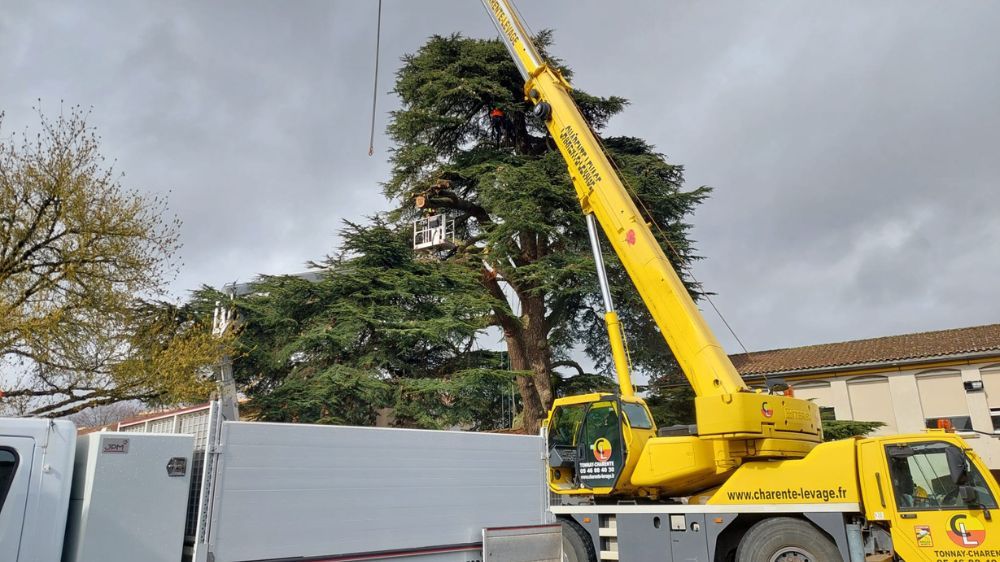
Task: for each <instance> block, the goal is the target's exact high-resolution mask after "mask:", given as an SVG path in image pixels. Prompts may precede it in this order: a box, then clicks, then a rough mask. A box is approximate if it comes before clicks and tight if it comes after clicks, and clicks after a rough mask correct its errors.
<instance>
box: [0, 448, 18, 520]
mask: <svg viewBox="0 0 1000 562" xmlns="http://www.w3.org/2000/svg"><path fill="white" fill-rule="evenodd" d="M16 470H17V453H15V452H14V451H12V450H11V449H7V448H0V511H3V504H4V501H5V500H6V499H7V490H8V489H9V488H10V483H11V482H12V481H13V480H14V472H15V471H16Z"/></svg>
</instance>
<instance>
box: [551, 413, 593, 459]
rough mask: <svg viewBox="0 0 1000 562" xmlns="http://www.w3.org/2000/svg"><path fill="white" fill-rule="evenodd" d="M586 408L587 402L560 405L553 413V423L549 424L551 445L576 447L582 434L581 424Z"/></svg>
mask: <svg viewBox="0 0 1000 562" xmlns="http://www.w3.org/2000/svg"><path fill="white" fill-rule="evenodd" d="M586 408H587V405H586V404H577V405H575V406H560V407H559V408H558V409H557V410H556V411H555V412H554V413H553V414H552V423H551V425H550V426H549V446H550V447H573V448H575V447H576V439H577V436H578V435H580V425H581V424H583V414H584V412H585V411H586Z"/></svg>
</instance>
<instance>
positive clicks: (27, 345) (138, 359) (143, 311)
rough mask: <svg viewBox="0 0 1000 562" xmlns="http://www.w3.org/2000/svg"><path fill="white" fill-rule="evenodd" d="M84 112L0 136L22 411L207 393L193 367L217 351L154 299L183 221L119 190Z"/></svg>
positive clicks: (4, 335)
mask: <svg viewBox="0 0 1000 562" xmlns="http://www.w3.org/2000/svg"><path fill="white" fill-rule="evenodd" d="M86 116H87V115H86V114H85V113H83V112H81V111H80V110H79V109H78V108H75V109H73V110H71V111H69V112H68V114H65V115H62V114H61V115H60V116H59V117H58V118H56V119H54V120H50V119H48V118H46V117H45V116H44V115H43V116H41V131H40V132H39V133H38V134H37V135H35V136H33V137H32V136H29V135H28V134H27V133H24V134H23V135H20V136H8V137H0V360H2V361H3V365H4V371H5V377H4V380H5V384H6V387H5V388H4V389H3V392H4V395H5V400H4V402H5V404H7V405H11V404H14V403H17V404H18V408H17V409H18V410H19V411H18V412H17V413H34V414H46V415H55V414H67V413H71V412H74V411H77V410H80V409H82V408H85V407H88V406H92V405H100V404H109V403H112V402H117V401H119V400H128V399H133V398H139V399H143V400H149V401H154V402H155V401H158V400H167V401H173V400H178V399H183V398H186V397H190V396H192V395H196V394H203V391H204V389H203V388H202V387H201V385H200V384H199V383H198V382H197V379H196V378H195V377H194V369H193V366H194V365H195V364H199V365H200V364H201V363H202V362H204V361H206V360H209V358H210V356H213V355H215V351H214V350H215V349H217V348H218V343H217V342H215V343H210V335H209V334H208V333H207V330H202V329H200V325H199V324H198V323H197V322H195V321H194V320H193V319H191V318H182V316H183V314H181V315H180V316H178V314H179V313H181V312H182V311H180V310H179V309H176V308H175V307H171V306H169V305H165V304H163V303H155V302H153V301H149V300H148V299H152V298H155V297H156V296H157V295H159V294H161V291H162V289H163V287H164V285H165V283H166V282H167V281H168V280H169V279H170V277H171V276H172V274H173V273H174V272H175V271H176V262H175V261H174V255H175V253H176V251H177V249H178V232H179V227H180V223H179V221H177V219H175V218H170V217H169V215H168V214H167V208H166V202H165V200H164V199H162V198H158V197H149V196H146V195H144V194H142V193H140V192H138V191H136V190H134V189H126V188H124V187H122V185H121V184H120V181H119V176H118V175H117V174H116V173H115V172H114V170H113V169H112V168H111V167H110V166H109V165H107V164H106V163H105V161H104V159H103V157H102V156H101V154H100V141H99V138H98V137H97V135H96V133H95V131H94V129H93V128H92V127H89V126H88V125H87V122H86ZM0 124H2V115H0ZM168 336H169V337H168ZM174 336H178V337H177V338H176V339H174Z"/></svg>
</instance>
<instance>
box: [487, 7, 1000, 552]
mask: <svg viewBox="0 0 1000 562" xmlns="http://www.w3.org/2000/svg"><path fill="white" fill-rule="evenodd" d="M482 2H483V5H484V6H485V7H486V9H487V11H488V12H489V14H490V15H491V17H492V19H493V21H494V23H495V25H496V27H497V29H498V30H499V32H500V37H501V39H502V40H503V42H504V43H505V44H506V46H507V49H508V50H509V51H510V53H511V55H512V57H513V59H514V62H515V64H516V65H517V67H518V70H519V71H520V72H521V75H522V76H523V77H524V80H525V85H524V92H525V97H526V99H527V100H528V101H529V102H530V103H531V104H532V105H533V108H534V113H535V115H536V116H537V117H539V118H541V119H542V120H543V121H544V122H545V124H546V126H547V128H548V131H549V133H550V134H551V136H552V138H553V139H554V141H555V143H556V144H557V146H558V148H559V150H560V152H561V153H562V156H563V158H564V159H565V161H566V165H567V167H568V170H569V174H570V176H571V178H572V181H573V186H574V188H575V190H576V193H577V197H578V198H579V201H580V206H581V208H582V210H583V212H584V213H585V215H586V219H587V226H588V231H589V236H590V242H591V246H592V249H593V253H594V259H595V262H596V265H597V272H598V278H599V282H600V288H601V295H602V297H603V300H604V305H605V320H606V324H607V329H608V337H609V338H610V342H611V349H612V354H613V358H614V365H615V371H616V375H617V377H618V383H619V391H618V393H616V394H601V393H595V394H585V395H580V396H569V397H565V398H560V399H557V400H556V401H555V402H554V404H553V406H552V409H551V410H550V412H549V416H548V419H547V425H546V427H547V437H548V447H549V458H548V461H549V462H548V464H549V469H548V473H549V477H548V483H549V488H550V490H551V491H552V492H554V493H556V494H560V495H562V496H570V499H571V500H573V501H572V502H570V503H575V504H576V505H564V506H556V507H553V508H552V510H553V512H555V513H556V514H557V515H558V516H559V517H560V520H561V521H562V522H563V524H564V530H565V533H564V535H565V537H566V538H565V541H564V544H565V545H566V558H567V559H569V560H580V561H583V560H597V559H600V560H629V561H636V562H649V561H655V560H667V561H670V560H675V559H678V560H679V559H684V560H697V561H699V562H702V561H703V562H710V561H716V562H724V561H729V560H735V561H736V562H826V561H828V560H843V561H847V560H850V562H865V561H867V562H882V561H886V560H891V559H903V560H928V561H934V562H945V561H949V562H950V561H954V562H996V561H997V560H1000V525H998V524H994V523H993V521H992V515H991V510H993V509H996V508H997V502H996V497H998V492H1000V490H998V488H997V484H996V482H995V481H994V480H993V479H992V478H986V477H984V476H983V475H984V474H986V470H985V467H984V465H983V463H982V461H981V460H980V459H979V458H978V456H977V455H976V454H975V453H974V452H973V451H972V450H971V448H969V447H968V445H967V444H966V443H965V442H964V441H963V440H962V439H961V438H960V437H958V436H956V435H954V434H952V433H946V432H942V431H933V432H928V433H925V434H914V435H898V436H892V437H877V438H870V439H849V440H842V441H835V442H830V443H822V429H821V424H820V417H819V409H818V407H817V406H816V405H815V404H813V403H812V402H809V401H805V400H799V399H796V398H793V397H790V396H782V395H776V394H770V393H768V392H766V391H764V392H755V391H752V390H751V389H749V388H748V387H747V386H746V384H745V383H744V382H743V380H742V378H741V377H740V375H739V373H738V372H737V371H736V369H735V368H734V367H733V364H732V363H731V362H730V360H729V358H728V356H727V355H726V353H725V352H724V351H723V349H722V347H721V345H719V342H718V341H717V340H716V338H715V337H714V336H713V334H712V332H711V330H709V328H708V326H707V324H706V323H705V321H704V319H703V318H702V317H701V314H700V312H699V311H698V308H697V306H696V305H695V303H694V302H693V301H692V299H691V297H690V296H689V295H688V293H687V291H686V289H685V287H684V285H683V284H682V283H681V281H680V279H679V277H678V275H677V273H676V272H675V271H674V269H673V267H672V266H671V265H670V262H669V261H668V260H667V257H666V256H665V255H664V253H663V251H662V249H661V247H660V245H659V244H658V243H657V241H656V239H655V238H654V236H653V233H652V232H651V230H650V228H649V226H648V225H647V224H646V222H645V220H644V219H643V217H642V215H641V214H640V212H639V210H638V209H637V208H636V205H635V204H634V203H633V201H632V199H631V197H630V196H629V194H628V191H627V190H626V189H625V186H624V185H623V184H622V180H621V179H620V177H619V176H618V174H617V172H616V171H615V168H614V166H613V165H612V164H611V162H610V161H609V160H608V158H607V156H606V155H605V153H604V150H603V149H602V148H601V145H600V142H599V140H598V139H597V137H596V136H595V135H594V133H593V132H592V131H591V129H590V127H589V126H588V124H587V122H586V120H585V119H584V117H583V115H582V114H581V112H580V110H579V109H578V108H577V106H576V104H575V103H574V102H573V99H572V97H571V96H570V90H571V87H570V85H569V83H568V82H567V81H566V80H565V78H564V77H563V76H562V75H561V74H560V73H559V71H558V70H557V69H556V68H553V67H552V66H550V65H548V64H547V63H546V62H545V61H544V60H543V59H542V57H541V56H540V55H539V53H538V50H537V49H536V48H535V46H534V45H533V43H532V41H531V38H530V37H529V35H528V34H527V33H526V31H525V26H524V25H523V23H522V21H521V19H520V17H519V15H518V13H517V11H516V8H515V7H514V6H513V4H512V2H511V0H482ZM597 224H599V225H600V227H601V229H602V230H603V231H604V233H605V235H606V237H607V239H608V240H609V241H610V243H611V246H612V247H613V248H614V250H615V252H616V254H617V255H618V257H619V259H620V260H621V262H622V264H623V265H624V267H625V269H626V271H627V272H628V274H629V276H630V278H631V279H632V281H633V283H634V284H635V287H636V289H637V290H638V292H639V294H640V296H641V297H642V299H643V302H644V303H645V305H646V306H647V307H648V309H649V311H650V313H651V314H652V317H653V319H654V320H655V322H656V324H657V326H658V327H659V329H660V331H661V332H662V334H663V337H664V339H665V340H666V342H667V344H668V345H669V346H670V349H671V350H672V351H673V354H674V357H676V359H677V361H678V363H679V364H680V367H681V369H682V370H683V372H684V374H685V375H686V377H687V379H688V381H689V382H690V384H691V387H692V388H693V389H694V393H695V408H696V425H695V426H694V427H683V428H664V429H663V430H660V431H659V433H660V435H658V431H657V428H656V426H655V424H654V422H653V421H652V416H651V415H650V413H649V409H648V408H647V407H646V404H645V402H644V401H643V400H642V399H641V398H639V397H637V396H636V395H635V392H634V388H633V385H632V382H631V376H630V373H629V365H628V360H627V356H626V352H625V346H624V344H623V338H622V331H621V328H620V326H619V323H618V317H617V315H616V314H615V311H614V306H613V303H612V299H611V292H610V289H609V287H608V280H607V276H606V274H605V272H604V265H603V262H602V258H601V250H600V244H599V238H598V231H597Z"/></svg>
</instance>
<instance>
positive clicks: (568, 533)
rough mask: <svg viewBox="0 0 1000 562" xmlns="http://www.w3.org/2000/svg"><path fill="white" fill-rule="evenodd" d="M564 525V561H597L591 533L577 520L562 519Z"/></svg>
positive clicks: (561, 522) (561, 523)
mask: <svg viewBox="0 0 1000 562" xmlns="http://www.w3.org/2000/svg"><path fill="white" fill-rule="evenodd" d="M559 524H560V525H562V544H563V562H597V553H596V552H594V543H593V541H591V540H590V535H589V534H588V533H587V531H585V530H583V527H581V526H580V524H579V523H577V522H576V521H570V520H567V519H560V520H559Z"/></svg>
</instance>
